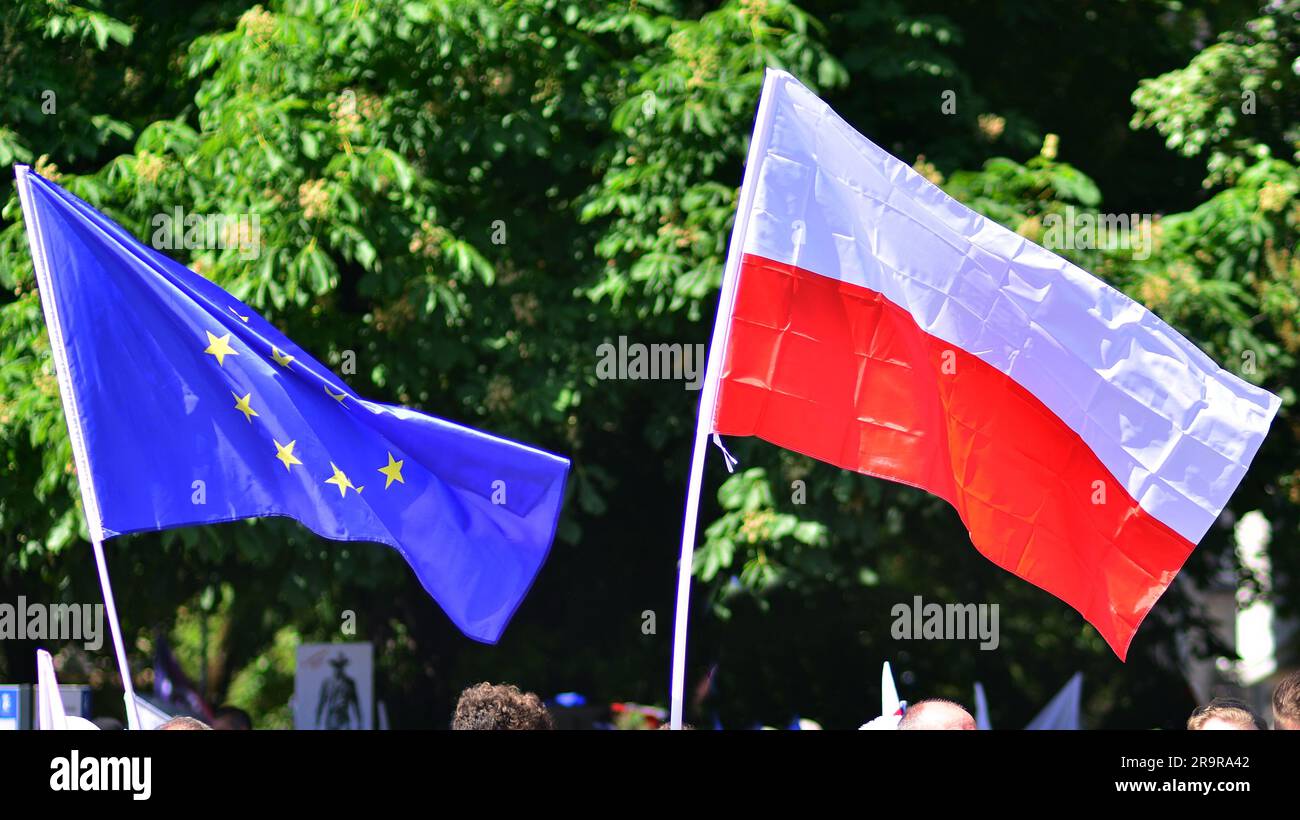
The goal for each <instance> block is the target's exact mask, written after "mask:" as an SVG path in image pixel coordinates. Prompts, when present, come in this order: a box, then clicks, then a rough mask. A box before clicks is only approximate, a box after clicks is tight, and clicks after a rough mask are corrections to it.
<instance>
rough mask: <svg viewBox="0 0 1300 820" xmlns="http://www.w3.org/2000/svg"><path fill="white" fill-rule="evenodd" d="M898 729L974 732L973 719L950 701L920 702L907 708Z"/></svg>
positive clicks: (968, 713)
mask: <svg viewBox="0 0 1300 820" xmlns="http://www.w3.org/2000/svg"><path fill="white" fill-rule="evenodd" d="M898 728H899V729H900V730H903V729H961V730H969V731H974V729H975V718H973V717H971V716H970V712H967V711H966V710H965V709H963V708H962V707H960V706H958V705H957V704H955V703H953V702H952V701H950V700H938V699H934V700H922V701H918V702H916V703H914V704H912V705H911V706H909V707H907V712H906V713H905V714H904V715H903V719H902V720H901V721H899V723H898Z"/></svg>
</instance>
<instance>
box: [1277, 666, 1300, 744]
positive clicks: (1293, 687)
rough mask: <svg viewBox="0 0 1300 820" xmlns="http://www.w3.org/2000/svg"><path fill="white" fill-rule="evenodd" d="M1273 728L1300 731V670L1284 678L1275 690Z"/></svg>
mask: <svg viewBox="0 0 1300 820" xmlns="http://www.w3.org/2000/svg"><path fill="white" fill-rule="evenodd" d="M1273 728H1274V729H1289V730H1292V731H1300V670H1297V671H1295V672H1292V673H1291V674H1289V675H1287V676H1286V677H1284V678H1282V680H1281V681H1280V682H1279V683H1278V685H1277V688H1276V689H1274V690H1273Z"/></svg>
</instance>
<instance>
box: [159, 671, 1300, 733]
mask: <svg viewBox="0 0 1300 820" xmlns="http://www.w3.org/2000/svg"><path fill="white" fill-rule="evenodd" d="M1272 706H1273V710H1272V711H1273V728H1274V729H1284V730H1300V671H1296V672H1292V673H1290V674H1289V675H1286V676H1285V677H1283V678H1282V680H1281V681H1280V682H1279V683H1278V685H1277V687H1276V688H1275V689H1274V690H1273V703H1272ZM158 728H159V729H165V730H195V729H198V730H204V729H251V728H253V725H252V721H251V720H250V719H249V716H248V714H247V713H246V712H244V711H242V710H240V709H237V708H235V707H233V706H223V707H222V708H220V709H218V710H217V711H216V715H215V717H214V719H213V721H212V725H211V726H209V725H208V724H206V723H204V722H203V721H201V720H198V719H196V718H192V717H184V716H181V717H174V718H172V719H171V720H169V721H167V722H166V723H164V724H162V725H161V726H159V727H158ZM451 728H452V729H453V730H460V731H482V730H536V729H554V728H555V720H554V718H553V717H552V716H551V713H550V710H549V709H547V707H546V703H545V702H544V701H543V700H542V699H541V698H540V697H538V696H537V695H536V694H535V693H533V692H524V691H521V690H520V689H519V687H517V686H514V685H512V684H495V683H478V684H475V685H474V686H471V687H469V688H468V689H466V690H465V691H463V692H461V694H460V699H459V700H458V701H457V703H456V711H455V712H454V713H453V715H452V719H451ZM661 728H667V724H664V725H663V726H662V727H661ZM684 728H691V727H689V726H687V727H684ZM862 728H864V729H867V728H870V729H882V728H888V729H896V730H901V731H908V730H973V729H975V728H976V725H975V718H974V717H972V716H971V713H970V712H969V711H967V709H966V708H965V707H964V706H962V705H961V704H958V703H954V702H953V701H950V700H944V699H942V698H929V699H926V700H922V701H918V702H916V703H914V704H912V705H911V706H909V707H907V709H906V710H905V711H904V713H903V714H902V715H901V716H884V717H881V718H876V719H875V720H873V721H871V722H870V723H868V724H865V725H864V726H863V727H862ZM1187 728H1188V729H1189V730H1194V731H1205V730H1247V731H1249V730H1266V729H1268V728H1269V725H1268V721H1267V720H1265V719H1264V717H1263V716H1261V715H1259V714H1257V713H1256V712H1254V711H1253V710H1252V709H1251V708H1250V707H1249V706H1247V705H1246V704H1245V703H1243V702H1241V701H1238V700H1233V699H1230V698H1215V699H1213V700H1211V701H1210V702H1209V703H1207V704H1205V705H1204V706H1200V707H1197V709H1196V710H1195V711H1194V712H1192V716H1191V717H1190V718H1188V720H1187Z"/></svg>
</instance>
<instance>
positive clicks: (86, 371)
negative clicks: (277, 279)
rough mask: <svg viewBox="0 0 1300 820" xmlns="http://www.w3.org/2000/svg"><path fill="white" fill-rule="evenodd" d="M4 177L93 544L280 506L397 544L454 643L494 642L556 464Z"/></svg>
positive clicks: (344, 537) (546, 523)
mask: <svg viewBox="0 0 1300 820" xmlns="http://www.w3.org/2000/svg"><path fill="white" fill-rule="evenodd" d="M18 177H19V190H20V193H21V194H22V196H23V207H24V215H25V218H26V219H27V220H28V222H29V236H30V237H32V240H33V248H32V253H33V258H34V261H35V263H36V268H37V274H38V282H39V283H40V285H41V298H42V300H44V301H46V302H47V305H46V308H47V314H46V315H47V320H50V321H52V322H56V323H57V325H58V326H59V327H58V328H55V327H51V339H52V341H56V340H57V341H56V344H57V343H59V342H61V343H62V346H63V348H64V349H65V350H66V359H67V371H68V372H67V374H66V380H65V378H64V376H63V374H60V378H61V389H71V391H72V393H73V394H74V398H75V407H76V414H77V416H78V418H77V420H76V421H77V422H78V424H79V427H80V431H81V437H82V438H84V441H85V447H86V451H87V454H88V456H89V463H90V465H91V466H90V472H91V475H90V476H84V475H83V476H80V478H81V480H82V481H90V482H91V483H92V485H93V490H94V496H95V498H96V499H97V502H98V507H99V517H100V518H101V519H102V529H103V532H102V537H103V538H109V537H112V536H116V535H122V534H126V533H134V532H142V531H149V530H161V529H167V528H172V527H182V526H187V525H195V524H211V523H219V522H225V521H234V520H237V519H244V518H254V517H260V516H288V517H291V518H294V519H296V520H298V521H299V522H301V523H302V524H304V525H305V526H306V527H308V528H309V529H311V530H312V531H313V532H315V533H316V534H318V535H320V536H323V537H325V538H330V539H334V540H339V541H374V542H378V543H382V544H386V545H388V546H390V547H393V548H394V549H396V550H397V551H398V552H399V553H401V555H402V556H403V557H404V558H405V559H406V561H407V562H408V563H409V564H410V566H411V568H412V569H413V570H414V571H415V574H416V576H417V577H418V578H419V580H420V582H421V583H422V584H423V585H424V587H425V589H426V590H428V592H429V593H430V595H432V596H433V598H434V599H435V600H436V601H437V602H438V603H439V605H440V606H441V607H442V608H443V610H444V611H445V612H446V613H447V615H448V616H449V617H450V618H451V619H452V620H453V621H454V622H455V623H456V625H457V626H458V627H460V629H461V630H462V631H463V632H464V633H465V634H466V635H468V636H469V637H471V638H474V639H476V640H479V641H484V642H488V643H494V642H496V641H497V640H498V639H499V637H500V635H501V633H502V631H503V630H504V629H505V626H506V623H507V622H508V621H509V619H510V617H511V616H512V615H513V613H514V611H515V609H516V608H517V607H518V605H519V604H520V602H521V601H522V599H523V597H524V595H525V594H526V593H527V591H528V589H529V587H530V586H531V585H532V582H533V580H534V578H535V577H536V575H537V573H538V572H539V570H540V568H541V566H542V564H543V562H544V561H545V559H546V556H547V553H548V552H549V550H550V546H551V542H552V539H553V537H554V534H555V528H556V525H557V522H558V518H559V513H560V505H561V501H562V496H563V492H564V484H565V479H566V476H567V473H568V467H569V462H568V460H567V459H564V458H562V457H560V456H556V455H552V454H550V453H547V452H544V451H542V450H539V449H535V448H533V447H529V446H526V445H523V444H519V443H516V442H513V441H509V440H506V439H503V438H499V437H496V436H492V435H489V434H486V433H482V432H479V431H477V430H473V429H470V428H468V427H464V426H461V425H458V424H455V423H452V422H449V421H445V420H443V419H439V418H435V417H433V416H430V415H426V414H423V413H419V412H416V411H414V410H409V409H406V408H402V407H397V406H393V405H389V404H382V403H379V402H373V401H368V400H366V399H364V398H362V397H361V396H359V395H357V394H356V393H355V392H354V391H353V390H352V389H350V388H349V387H348V386H347V385H346V384H344V383H343V381H342V380H341V379H339V378H338V377H337V376H335V375H334V374H333V373H332V372H331V371H330V370H329V369H327V368H326V367H324V366H323V365H321V364H320V363H319V362H317V361H316V360H315V359H313V358H312V357H311V356H310V355H309V354H308V353H307V352H306V351H305V350H303V349H302V348H300V347H299V346H298V345H296V344H294V343H293V342H292V341H290V340H289V339H288V338H286V337H285V336H284V335H283V334H281V333H280V332H279V331H277V330H276V329H275V328H274V327H272V326H271V324H270V323H269V322H267V321H266V320H264V319H263V318H262V317H260V316H258V315H257V313H256V312H254V311H253V310H252V309H251V308H249V307H248V306H247V305H245V304H243V303H242V302H240V301H239V300H237V299H235V298H234V297H233V296H231V295H230V294H229V293H227V292H226V291H224V290H222V289H221V288H219V287H218V286H217V285H215V284H213V283H212V282H210V281H208V280H207V279H205V278H203V277H202V276H200V275H198V274H196V273H194V272H193V271H191V270H189V269H187V268H186V267H184V266H183V265H180V264H179V263H177V262H175V261H173V260H171V259H169V258H168V257H166V256H164V255H163V254H161V253H158V252H157V251H155V250H153V249H152V248H149V247H147V246H145V245H143V244H141V243H140V242H138V241H136V239H135V238H134V237H133V236H131V235H130V234H129V233H128V232H127V231H125V230H124V229H122V228H121V227H120V226H118V225H117V224H115V223H114V222H113V221H112V220H110V219H108V218H107V217H105V216H104V215H103V214H100V213H99V212H97V211H96V210H94V209H93V208H91V207H90V206H89V205H88V204H86V203H85V202H83V201H81V200H80V199H78V198H76V197H75V196H73V195H71V194H69V193H68V192H66V191H64V190H62V189H61V188H60V187H59V186H57V185H55V184H54V183H52V182H50V181H48V180H46V179H44V178H42V177H40V176H39V175H37V174H35V173H33V172H31V171H29V170H28V169H26V168H19V169H18ZM51 309H52V311H53V313H51ZM56 331H57V332H56ZM65 382H66V383H65ZM70 427H72V425H71V424H70Z"/></svg>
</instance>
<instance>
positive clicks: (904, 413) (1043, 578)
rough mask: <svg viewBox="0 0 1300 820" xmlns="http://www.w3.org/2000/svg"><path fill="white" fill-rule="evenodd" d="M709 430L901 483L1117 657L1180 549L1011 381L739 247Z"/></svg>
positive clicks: (838, 287)
mask: <svg viewBox="0 0 1300 820" xmlns="http://www.w3.org/2000/svg"><path fill="white" fill-rule="evenodd" d="M718 389H719V395H718V402H717V405H716V411H715V414H714V427H713V429H714V430H715V431H716V432H718V433H721V434H723V435H736V436H758V437H759V438H762V439H764V440H766V441H769V442H771V443H773V444H776V445H778V446H781V447H785V448H787V449H790V450H794V451H796V452H799V453H803V454H804V455H807V456H810V457H812V458H815V459H818V460H820V461H826V462H829V463H831V464H835V465H837V466H839V467H842V468H845V469H849V470H854V471H856V472H860V473H865V474H867V475H872V476H877V477H879V478H886V479H890V480H892V481H898V482H901V483H904V484H910V485H913V486H916V487H920V488H922V489H925V490H927V491H929V492H931V493H934V494H935V495H938V496H941V497H942V498H944V499H946V500H947V501H948V502H950V503H951V504H952V505H953V506H954V507H956V509H957V512H958V514H959V515H960V516H961V520H962V522H963V523H964V524H965V525H966V528H967V530H969V532H970V537H971V541H972V542H973V543H974V545H975V547H976V548H977V549H978V550H979V551H980V552H981V553H982V554H983V555H984V556H985V557H987V558H988V559H989V560H991V561H993V562H994V563H995V564H997V565H998V566H1000V567H1002V568H1003V569H1006V570H1008V571H1010V572H1013V573H1015V574H1016V575H1018V576H1020V577H1021V578H1023V579H1025V580H1026V581H1029V582H1030V583H1033V584H1035V585H1037V586H1039V587H1041V588H1043V589H1045V590H1047V591H1048V592H1051V593H1052V594H1053V595H1056V596H1057V597H1058V598H1060V599H1061V600H1063V601H1065V602H1066V603H1068V604H1070V605H1071V606H1073V607H1074V608H1075V609H1076V610H1078V611H1079V612H1080V614H1082V615H1083V616H1084V618H1086V619H1087V620H1088V621H1089V622H1090V623H1092V624H1093V625H1094V626H1096V627H1097V629H1098V630H1099V631H1100V632H1101V634H1102V636H1103V637H1104V638H1105V639H1106V642H1107V643H1109V644H1110V646H1111V648H1112V649H1114V651H1115V652H1116V654H1118V655H1119V656H1120V657H1121V658H1123V657H1125V655H1126V654H1127V652H1128V647H1129V643H1130V642H1131V641H1132V638H1133V634H1134V633H1135V632H1136V631H1137V628H1138V625H1139V624H1140V623H1141V622H1142V619H1143V618H1145V617H1146V614H1147V613H1148V612H1149V611H1150V610H1151V607H1152V606H1153V605H1154V604H1155V602H1156V600H1157V599H1158V598H1159V597H1160V595H1161V594H1162V593H1163V592H1164V591H1165V589H1166V588H1167V587H1168V585H1169V584H1170V582H1171V581H1172V580H1173V577H1174V575H1175V574H1177V572H1178V570H1179V568H1180V567H1181V566H1182V565H1183V562H1184V561H1186V559H1187V557H1188V555H1190V554H1191V551H1192V549H1193V548H1194V546H1195V545H1194V544H1192V543H1191V542H1189V541H1188V540H1187V539H1186V538H1184V537H1182V536H1181V535H1179V534H1178V533H1176V532H1174V531H1173V530H1172V529H1170V528H1169V527H1168V526H1167V525H1165V524H1164V523H1163V522H1161V521H1159V520H1158V519H1156V518H1154V517H1153V516H1152V515H1150V514H1149V513H1147V512H1145V511H1144V510H1143V509H1142V508H1141V506H1140V505H1139V504H1138V503H1137V502H1136V501H1135V500H1134V499H1133V498H1132V497H1131V496H1130V495H1129V494H1128V493H1127V492H1126V491H1125V489H1124V487H1123V485H1121V484H1120V483H1119V481H1117V480H1116V479H1115V477H1114V476H1113V475H1111V473H1110V472H1109V471H1108V470H1107V469H1106V467H1105V466H1104V465H1103V464H1102V463H1101V461H1100V460H1099V459H1098V458H1097V456H1096V455H1095V454H1094V453H1093V451H1092V449H1091V448H1089V447H1088V446H1087V445H1086V444H1085V443H1084V441H1083V440H1082V439H1081V438H1080V437H1079V434H1078V433H1076V432H1075V431H1074V430H1072V429H1071V428H1070V427H1069V426H1068V425H1066V424H1065V422H1063V421H1062V420H1061V419H1060V418H1059V417H1057V416H1056V415H1055V414H1054V413H1052V412H1051V411H1050V410H1048V408H1047V407H1045V406H1044V405H1043V403H1042V402H1041V401H1039V400H1038V399H1037V398H1036V397H1035V396H1034V395H1033V394H1031V393H1030V392H1029V391H1027V390H1025V389H1024V388H1023V387H1021V386H1020V385H1019V384H1018V383H1016V382H1015V381H1014V380H1013V379H1011V378H1010V377H1008V376H1007V375H1005V374H1004V373H1002V372H1001V371H999V370H997V369H995V368H994V367H992V366H990V365H989V364H987V363H985V362H984V361H982V360H980V359H979V358H977V357H975V356H974V355H972V354H970V353H968V352H966V351H964V350H962V349H960V348H958V347H956V346H954V345H952V344H950V343H948V342H945V341H943V340H941V339H939V338H937V337H935V336H933V335H931V334H929V333H927V332H926V331H925V330H923V329H922V328H921V327H919V326H918V325H917V323H916V321H915V320H914V319H913V318H912V316H911V314H910V313H908V312H907V311H906V310H904V309H903V308H901V307H899V306H898V305H896V304H894V303H892V302H890V301H889V300H888V299H886V298H885V297H884V296H883V295H882V294H880V293H878V292H876V291H873V290H870V289H868V288H865V287H861V286H858V285H853V284H848V283H844V282H841V281H839V280H836V279H832V278H829V277H826V276H821V275H819V274H816V273H813V272H811V271H807V270H804V269H801V268H799V267H796V266H794V265H788V264H784V263H780V262H774V261H772V260H769V259H765V258H763V257H760V256H755V255H752V254H747V255H746V256H745V257H744V259H743V261H742V264H741V270H740V279H739V284H738V286H737V292H736V299H735V305H734V308H733V312H732V316H731V322H730V329H729V338H728V341H727V351H726V356H725V363H724V367H723V371H722V374H721V380H720V383H719V388H718Z"/></svg>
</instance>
